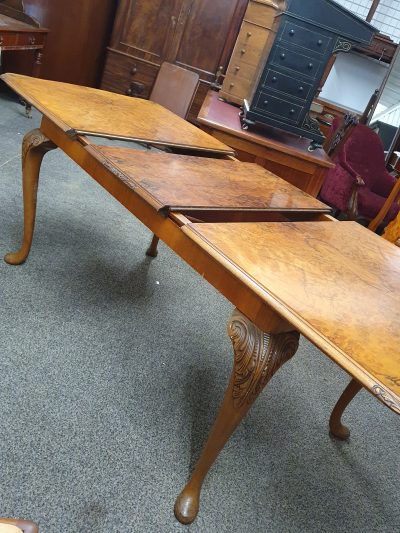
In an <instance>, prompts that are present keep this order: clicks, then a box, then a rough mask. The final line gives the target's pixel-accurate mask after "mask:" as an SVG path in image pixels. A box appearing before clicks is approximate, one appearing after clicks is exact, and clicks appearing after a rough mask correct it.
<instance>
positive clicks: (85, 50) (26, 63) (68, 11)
mask: <svg viewBox="0 0 400 533" xmlns="http://www.w3.org/2000/svg"><path fill="white" fill-rule="evenodd" d="M22 3H23V7H24V12H25V13H26V14H27V15H29V16H30V17H33V18H35V19H36V20H37V21H38V22H39V23H40V25H41V26H43V27H45V28H48V29H49V30H50V31H49V34H48V37H47V41H46V49H45V53H44V55H43V58H42V68H41V77H43V78H47V79H50V80H56V81H63V82H68V83H75V84H78V85H88V86H91V87H98V85H99V83H100V79H101V74H102V70H103V64H104V53H105V48H106V46H107V44H108V42H109V39H110V35H111V30H112V26H113V19H114V14H115V8H116V3H117V0H85V1H84V2H82V0H68V1H65V0H24V1H23V2H22V1H21V0H19V1H18V2H15V4H22ZM7 4H11V2H10V1H9V2H7ZM0 48H1V46H0ZM23 56H24V54H19V53H18V54H13V55H11V53H10V56H9V57H6V54H4V57H3V59H4V63H3V67H4V70H5V71H7V70H9V71H12V72H18V73H22V74H30V72H31V63H32V58H31V57H27V58H26V59H25V58H24V57H23Z"/></svg>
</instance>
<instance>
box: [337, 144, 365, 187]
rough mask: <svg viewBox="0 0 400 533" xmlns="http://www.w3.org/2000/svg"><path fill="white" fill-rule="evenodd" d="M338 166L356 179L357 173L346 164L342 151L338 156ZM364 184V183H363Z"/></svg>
mask: <svg viewBox="0 0 400 533" xmlns="http://www.w3.org/2000/svg"><path fill="white" fill-rule="evenodd" d="M339 164H340V165H341V166H342V167H343V168H344V169H345V170H346V171H347V172H348V173H349V174H350V175H351V176H353V178H357V177H358V176H359V174H358V172H356V171H355V170H354V169H353V168H352V167H351V165H350V164H349V163H348V162H347V158H346V154H345V153H344V151H342V152H341V153H340V155H339ZM363 183H364V182H363Z"/></svg>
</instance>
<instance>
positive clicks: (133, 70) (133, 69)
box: [131, 67, 137, 76]
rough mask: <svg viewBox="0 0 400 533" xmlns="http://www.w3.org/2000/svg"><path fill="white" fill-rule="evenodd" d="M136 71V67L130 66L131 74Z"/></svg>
mask: <svg viewBox="0 0 400 533" xmlns="http://www.w3.org/2000/svg"><path fill="white" fill-rule="evenodd" d="M136 72H137V68H136V67H132V68H131V75H132V76H134V75H135V74H136Z"/></svg>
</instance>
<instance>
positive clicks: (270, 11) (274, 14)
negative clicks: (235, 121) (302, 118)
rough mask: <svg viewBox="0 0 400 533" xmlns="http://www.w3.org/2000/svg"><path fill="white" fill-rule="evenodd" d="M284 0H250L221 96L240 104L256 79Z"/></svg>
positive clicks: (271, 39) (274, 32) (270, 45)
mask: <svg viewBox="0 0 400 533" xmlns="http://www.w3.org/2000/svg"><path fill="white" fill-rule="evenodd" d="M284 8H285V1H284V0H250V1H249V4H248V6H247V9H246V13H245V15H244V19H243V23H242V26H241V28H240V32H239V36H238V38H237V41H236V44H235V48H234V50H233V54H232V58H231V60H230V62H229V66H228V69H227V73H226V77H225V80H224V83H223V85H222V89H221V91H220V96H221V98H224V99H225V100H227V101H228V102H233V103H235V104H239V105H242V104H243V100H245V99H246V98H248V97H249V94H250V92H251V90H252V88H253V87H254V84H255V83H256V78H257V75H258V73H259V70H260V65H261V64H262V63H263V62H265V61H266V58H267V57H268V54H269V52H270V50H271V47H272V45H273V43H274V40H275V37H276V31H277V29H278V27H279V17H278V15H279V14H280V13H281V12H282V10H283V9H284Z"/></svg>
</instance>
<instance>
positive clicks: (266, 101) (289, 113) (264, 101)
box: [255, 92, 304, 124]
mask: <svg viewBox="0 0 400 533" xmlns="http://www.w3.org/2000/svg"><path fill="white" fill-rule="evenodd" d="M255 108H256V109H257V111H260V112H262V113H263V114H266V115H270V116H273V117H276V118H279V119H281V120H282V119H284V120H285V121H286V122H292V123H293V124H296V123H297V122H298V120H299V118H300V115H301V113H302V111H303V110H304V106H302V105H299V104H293V103H292V102H288V101H287V100H282V99H281V98H277V97H276V96H272V95H271V94H268V93H266V92H260V93H259V94H258V96H257V97H256V102H255Z"/></svg>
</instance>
